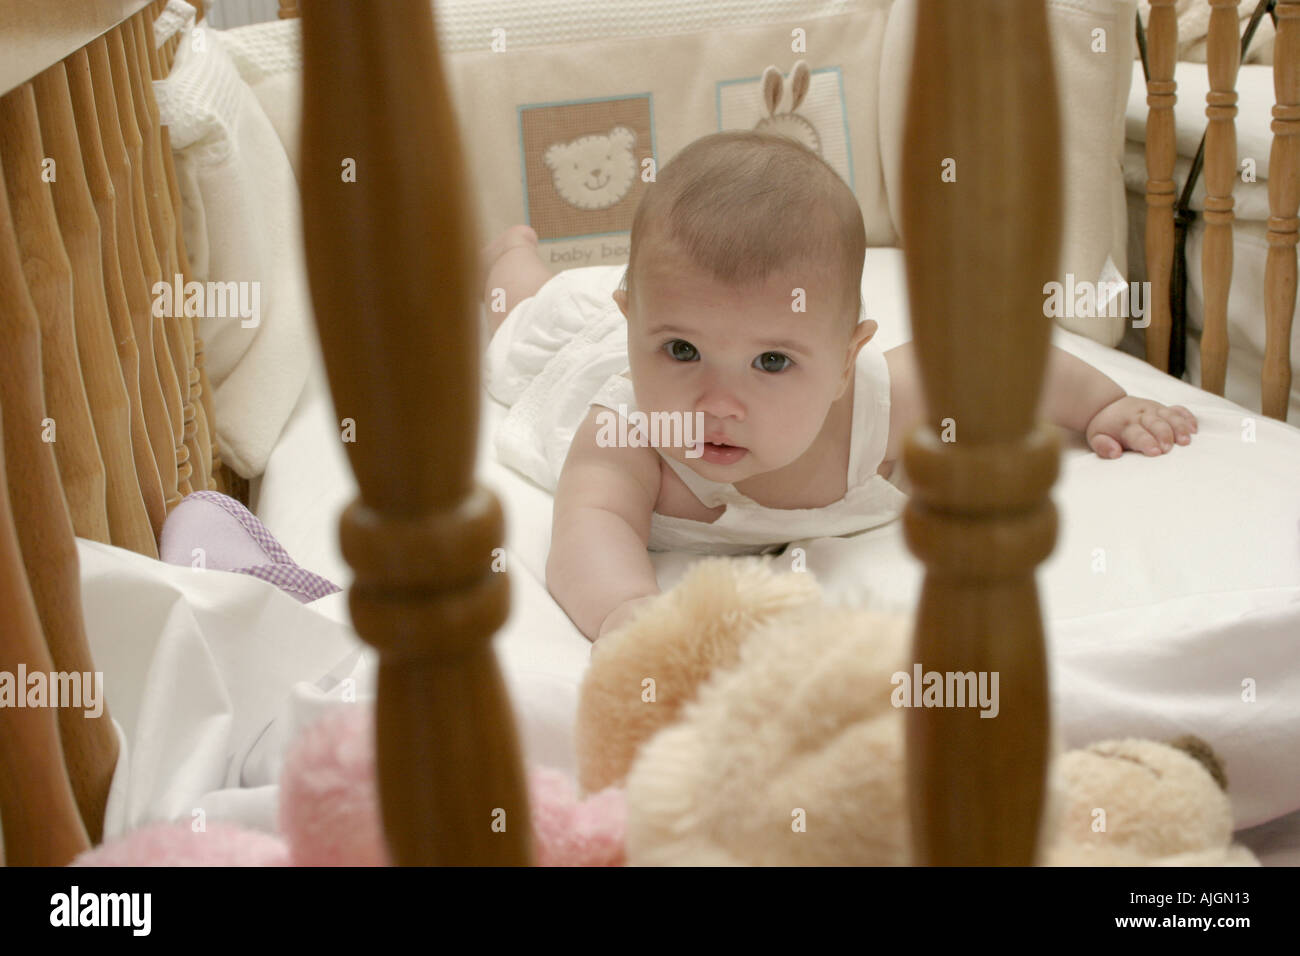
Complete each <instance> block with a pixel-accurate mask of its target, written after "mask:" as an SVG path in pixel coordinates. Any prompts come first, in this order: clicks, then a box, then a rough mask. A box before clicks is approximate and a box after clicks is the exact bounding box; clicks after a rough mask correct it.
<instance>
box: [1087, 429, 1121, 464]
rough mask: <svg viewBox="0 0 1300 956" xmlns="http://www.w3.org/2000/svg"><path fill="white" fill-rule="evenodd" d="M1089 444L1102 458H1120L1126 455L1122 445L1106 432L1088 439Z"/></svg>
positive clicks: (1098, 433)
mask: <svg viewBox="0 0 1300 956" xmlns="http://www.w3.org/2000/svg"><path fill="white" fill-rule="evenodd" d="M1088 444H1089V445H1090V446H1092V450H1093V451H1095V452H1096V453H1097V455H1098V457H1100V458H1118V457H1119V456H1120V455H1122V454H1124V449H1123V448H1122V447H1121V446H1120V443H1119V442H1117V441H1116V440H1115V439H1113V438H1111V437H1110V436H1109V435H1107V434H1106V433H1105V432H1097V434H1095V435H1093V436H1092V437H1091V438H1090V439H1088Z"/></svg>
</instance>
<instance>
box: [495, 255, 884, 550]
mask: <svg viewBox="0 0 1300 956" xmlns="http://www.w3.org/2000/svg"><path fill="white" fill-rule="evenodd" d="M622 275H623V267H622V266H591V267H588V268H579V269H570V270H567V271H565V272H561V273H560V274H559V275H557V276H555V277H554V278H553V279H551V280H550V281H548V282H547V283H546V284H545V285H544V286H543V287H542V288H541V289H540V290H538V293H537V295H535V296H533V297H532V298H529V299H525V300H524V301H523V302H520V303H519V304H518V305H517V306H516V307H515V308H514V309H513V310H512V311H511V313H510V314H509V315H508V316H507V317H506V320H505V322H504V323H502V325H501V327H500V328H499V329H498V330H497V333H496V335H495V336H494V337H493V339H492V341H491V343H490V344H489V345H488V348H487V353H486V359H485V362H486V368H485V372H484V378H485V384H486V386H487V389H488V392H489V393H490V394H491V395H492V396H493V397H494V398H495V399H497V401H499V402H501V403H503V404H505V405H508V406H509V407H510V410H509V412H508V413H507V414H506V417H505V419H504V420H503V422H502V423H501V425H500V427H499V428H498V429H497V433H496V436H495V446H496V453H497V458H498V460H499V461H501V463H502V464H505V465H507V466H509V467H511V468H514V469H515V470H516V471H519V472H521V473H523V474H524V475H526V476H528V477H529V478H531V479H532V480H533V481H535V482H536V483H537V484H539V485H540V486H541V487H543V488H544V489H546V490H547V491H551V492H554V490H555V487H556V484H557V483H558V481H559V476H560V471H561V469H562V468H563V466H564V459H565V456H566V455H567V454H568V451H569V445H570V444H571V443H572V441H573V436H574V434H575V433H576V432H577V430H578V427H579V426H580V425H581V424H582V421H583V419H585V418H586V416H587V411H588V409H589V408H590V406H591V405H593V404H594V405H601V406H604V407H606V408H611V409H614V410H615V411H617V410H618V407H619V405H624V406H626V408H627V411H628V412H629V413H630V412H632V411H634V410H636V408H637V405H636V395H635V391H634V389H633V387H632V382H631V380H630V379H628V378H625V377H624V373H625V372H626V371H627V325H626V322H625V320H624V318H623V314H622V313H621V312H620V311H619V308H618V306H617V304H616V303H615V302H614V300H613V299H612V298H611V296H610V294H611V293H612V292H613V291H614V289H616V288H618V284H619V281H620V279H621V278H622ZM856 372H857V378H856V379H855V385H854V394H853V430H852V436H851V444H850V446H849V468H848V491H847V492H846V494H845V495H844V497H843V498H841V499H840V500H839V501H835V502H833V503H831V504H829V505H826V506H824V507H821V508H796V509H784V508H767V507H764V506H763V505H760V504H758V503H757V502H755V501H754V500H752V499H750V498H748V497H746V496H745V495H743V494H741V493H740V492H739V491H738V490H737V489H736V487H735V486H734V485H731V484H724V483H722V482H717V481H712V480H710V479H708V478H704V477H702V476H701V475H699V474H697V473H696V472H695V471H693V470H692V469H691V468H690V467H688V466H687V465H685V464H683V463H681V462H678V461H676V460H674V459H672V458H670V457H668V456H667V455H664V454H663V453H662V452H660V455H661V457H662V458H663V460H664V461H666V462H667V463H668V465H669V467H670V468H672V469H673V471H674V472H676V473H677V475H678V476H679V477H680V478H681V479H682V481H683V482H684V483H685V484H686V487H687V488H689V489H690V490H691V492H692V493H693V494H694V495H695V496H696V497H697V498H698V499H699V500H700V501H701V502H702V503H703V504H704V505H706V506H708V507H710V508H716V507H719V506H722V505H725V506H726V510H725V511H724V512H723V513H722V515H721V516H720V517H719V518H718V519H717V520H716V521H714V522H711V523H710V522H704V521H691V520H689V519H686V518H676V517H671V516H668V515H661V514H658V513H655V514H654V515H653V516H652V517H651V522H650V541H649V548H650V550H652V551H699V552H705V553H709V554H752V553H760V552H764V551H774V550H779V549H780V548H781V547H782V546H784V545H786V544H788V543H789V542H791V541H798V540H802V539H805V538H816V537H834V536H839V535H845V534H852V533H854V532H858V531H865V530H867V529H869V528H874V527H877V526H879V525H882V524H885V523H887V522H889V521H892V520H894V519H895V518H897V517H898V516H899V515H900V514H902V511H903V508H904V506H905V505H906V503H907V495H905V494H904V493H903V492H902V491H900V490H899V489H898V488H897V487H895V486H894V485H893V484H891V483H890V482H889V481H888V480H886V479H885V478H884V477H882V476H881V475H879V474H877V473H876V472H877V469H878V468H879V467H880V463H881V461H883V460H884V454H885V443H886V440H887V439H888V431H889V405H890V402H889V369H888V366H887V365H886V364H885V357H884V355H883V354H882V353H881V352H880V350H879V349H877V348H874V347H873V345H872V344H871V343H870V342H869V343H867V345H866V346H864V347H863V349H862V350H861V351H860V352H859V353H858V358H857V369H856Z"/></svg>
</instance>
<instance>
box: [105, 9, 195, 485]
mask: <svg viewBox="0 0 1300 956" xmlns="http://www.w3.org/2000/svg"><path fill="white" fill-rule="evenodd" d="M143 29H144V22H143V20H142V19H141V18H140V17H138V16H137V17H133V18H132V19H130V20H127V21H126V22H125V23H123V24H122V26H121V27H120V28H119V30H120V32H121V34H122V43H123V46H124V49H125V52H126V57H127V73H128V74H129V76H130V80H131V95H132V97H133V99H134V102H135V110H136V122H137V125H138V126H139V129H140V139H141V146H142V150H143V163H144V177H145V205H146V208H147V209H148V210H149V229H150V232H151V234H152V238H153V242H154V250H155V252H156V253H157V256H158V265H159V268H160V269H161V279H162V281H163V282H166V283H168V284H170V285H173V287H174V284H175V279H176V276H177V274H178V272H179V267H180V266H179V263H180V260H179V257H178V256H177V255H176V220H175V216H174V215H173V213H172V208H171V194H170V193H169V192H168V191H167V182H166V174H165V173H164V172H163V161H162V149H161V147H160V145H159V138H158V105H157V103H156V101H155V100H154V97H153V71H152V68H151V67H150V65H149V57H148V53H147V51H146V49H145V48H146V46H147V45H148V44H147V42H146V40H145V37H144V33H143ZM182 288H183V286H182ZM184 318H185V309H184V297H181V301H180V302H177V301H175V300H174V299H173V301H172V309H171V311H170V312H167V313H165V314H164V315H163V316H162V317H161V318H160V319H159V322H160V324H161V325H162V327H163V329H164V330H165V333H166V339H167V345H168V348H169V349H170V353H171V359H172V369H173V371H174V373H175V375H176V386H177V389H178V390H179V395H178V399H179V403H180V413H181V431H180V438H181V441H182V442H183V448H178V449H177V452H178V455H179V453H180V452H182V451H183V452H184V454H183V455H181V456H180V457H178V458H177V460H176V464H177V473H178V477H179V479H180V486H181V493H182V494H188V493H189V492H188V491H187V490H186V485H187V483H188V485H189V486H190V488H191V490H192V487H193V486H194V484H195V476H196V475H197V474H198V471H199V469H200V467H201V465H202V461H201V460H200V459H199V458H198V457H197V455H196V448H197V443H196V436H197V428H196V425H195V411H194V403H193V402H191V401H190V382H189V370H190V367H191V364H192V363H191V359H190V355H189V352H188V351H187V349H186V342H185V334H184V329H185V328H188V327H189V323H188V321H182V320H183V319H184ZM205 486H206V481H203V482H202V483H200V484H199V487H205Z"/></svg>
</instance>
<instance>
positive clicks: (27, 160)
mask: <svg viewBox="0 0 1300 956" xmlns="http://www.w3.org/2000/svg"><path fill="white" fill-rule="evenodd" d="M45 158H46V157H45V152H44V149H43V147H42V144H41V132H40V124H39V121H38V120H37V117H36V101H35V98H34V96H33V94H32V88H31V85H30V84H28V85H26V86H21V87H19V88H18V89H16V90H14V91H13V92H12V93H9V94H8V95H7V96H5V97H3V98H2V99H0V159H2V160H3V164H4V170H5V182H6V185H7V187H8V190H9V207H10V210H11V214H12V216H13V223H14V229H15V231H16V233H17V235H18V244H19V248H20V249H21V251H22V264H23V272H24V274H25V275H26V276H27V287H28V290H29V291H30V293H31V297H32V302H33V303H35V305H36V314H37V316H38V317H39V319H40V323H41V350H40V357H41V363H42V364H41V372H42V375H43V387H44V390H45V403H46V409H47V412H48V414H49V417H50V419H51V420H52V421H53V441H52V442H51V444H52V446H53V448H54V456H55V458H56V459H57V461H58V464H59V477H60V479H61V481H62V483H63V488H64V491H65V492H66V494H67V496H68V506H69V507H70V508H71V510H72V524H73V527H74V528H76V531H77V534H78V535H80V536H81V537H83V538H90V539H91V540H94V541H102V542H104V543H105V544H108V543H109V542H110V540H111V535H110V532H109V525H108V504H107V500H106V496H105V479H104V463H103V461H102V460H101V458H100V455H99V445H98V442H97V440H96V438H95V425H94V421H93V420H92V418H91V414H90V403H89V400H88V399H87V398H86V389H85V385H84V383H83V381H82V377H81V364H80V360H79V359H78V357H77V339H76V327H75V325H74V322H73V314H72V265H71V263H70V262H69V261H68V256H67V253H66V252H65V251H64V248H63V238H62V236H60V234H59V222H58V217H57V215H56V214H55V212H54V203H53V201H52V200H51V198H50V189H49V185H50V184H48V183H46V182H44V181H43V180H42V170H43V165H42V164H43V161H44V159H45ZM30 427H33V428H37V427H40V423H39V422H33V423H31V426H30Z"/></svg>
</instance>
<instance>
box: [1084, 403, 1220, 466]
mask: <svg viewBox="0 0 1300 956" xmlns="http://www.w3.org/2000/svg"><path fill="white" fill-rule="evenodd" d="M1196 428H1197V426H1196V416H1195V415H1193V414H1192V413H1191V412H1189V411H1188V410H1187V409H1185V408H1183V406H1181V405H1161V404H1160V403H1159V402H1154V401H1152V400H1151V399H1149V398H1137V397H1136V396H1133V395H1125V396H1124V397H1123V398H1121V399H1119V400H1117V401H1114V402H1111V403H1110V404H1109V405H1107V406H1106V407H1105V408H1103V409H1102V410H1101V411H1099V412H1098V413H1097V414H1096V415H1094V416H1092V421H1090V422H1088V431H1087V439H1088V445H1089V446H1090V447H1091V448H1092V450H1093V451H1095V452H1096V453H1097V454H1098V455H1100V456H1101V457H1102V458H1118V457H1119V456H1120V455H1122V454H1123V453H1124V450H1125V449H1129V450H1131V451H1140V452H1142V453H1143V454H1146V455H1151V456H1155V455H1163V454H1164V453H1165V452H1167V451H1169V449H1171V448H1173V447H1174V442H1175V441H1177V442H1178V444H1180V445H1186V444H1188V443H1189V442H1190V441H1191V440H1192V435H1193V434H1194V433H1195V432H1196Z"/></svg>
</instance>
